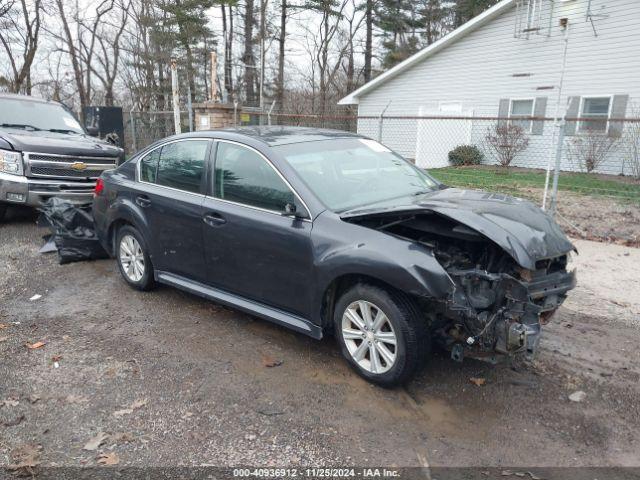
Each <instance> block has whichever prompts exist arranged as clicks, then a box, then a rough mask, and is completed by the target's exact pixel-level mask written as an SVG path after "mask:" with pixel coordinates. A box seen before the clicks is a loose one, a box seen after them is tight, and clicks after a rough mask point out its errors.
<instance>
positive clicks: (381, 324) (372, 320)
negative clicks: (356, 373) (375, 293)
mask: <svg viewBox="0 0 640 480" xmlns="http://www.w3.org/2000/svg"><path fill="white" fill-rule="evenodd" d="M342 338H343V340H344V343H345V345H346V346H347V350H348V351H349V354H350V355H351V357H352V358H353V360H354V361H355V362H356V363H357V364H358V365H359V366H360V367H361V368H362V369H364V370H366V371H367V372H370V373H374V374H381V373H385V372H387V371H388V370H389V369H390V368H391V367H393V365H394V363H395V361H396V357H397V353H398V350H397V344H398V339H397V337H396V334H395V331H394V330H393V326H392V325H391V321H390V320H389V318H388V317H387V315H386V314H385V313H384V312H383V311H382V310H381V309H380V307H378V306H377V305H375V304H373V303H371V302H367V301H365V300H358V301H355V302H353V303H351V304H350V305H349V306H348V307H347V308H346V310H345V311H344V314H343V315H342Z"/></svg>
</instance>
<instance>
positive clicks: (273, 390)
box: [0, 214, 640, 479]
mask: <svg viewBox="0 0 640 480" xmlns="http://www.w3.org/2000/svg"><path fill="white" fill-rule="evenodd" d="M34 220H35V218H34V217H33V215H28V214H26V215H22V216H18V217H17V218H13V219H12V220H10V221H9V222H8V223H6V224H4V225H2V226H0V271H1V272H2V273H1V274H0V324H2V327H1V328H0V466H6V465H9V464H12V463H15V462H16V461H19V460H20V458H19V457H20V454H23V457H22V458H23V459H24V458H25V457H24V455H25V452H26V454H29V453H30V454H31V457H29V458H30V459H31V460H33V463H39V464H40V466H41V468H42V467H50V466H75V467H78V466H96V465H98V462H103V463H105V462H106V463H116V467H111V468H119V467H123V466H139V467H144V466H157V467H162V466H196V465H254V466H269V465H272V466H287V465H305V466H310V465H314V466H331V465H333V466H340V465H358V466H364V465H373V466H421V467H427V466H429V467H431V468H434V467H439V466H472V467H482V468H486V467H496V468H498V469H499V470H498V471H501V474H502V476H501V477H500V478H505V479H508V478H510V477H511V478H518V477H516V476H514V475H515V474H514V473H513V472H516V471H518V472H519V471H520V470H526V469H527V468H534V467H535V468H541V467H565V466H636V467H638V466H640V401H639V400H640V354H639V353H638V347H637V345H638V343H639V342H640V276H639V275H638V273H637V272H638V271H639V270H640V249H634V248H629V247H624V246H620V245H607V244H603V243H594V242H589V241H585V240H577V241H576V246H577V247H578V249H579V251H580V255H579V256H577V258H576V259H575V260H574V263H575V265H576V266H577V268H578V272H579V284H578V287H577V288H576V290H575V291H574V292H573V293H572V295H571V297H570V298H569V299H568V301H567V302H566V303H565V305H564V306H563V307H562V308H561V309H560V311H559V312H558V314H557V315H556V316H555V317H554V320H553V322H552V323H551V324H550V325H548V326H547V328H546V330H545V332H544V336H543V339H542V349H541V352H540V355H539V357H538V359H537V360H536V361H535V362H534V364H533V365H532V366H528V367H519V368H517V369H513V368H510V366H509V365H498V366H492V365H489V364H485V363H481V362H477V361H473V360H465V362H464V363H463V364H457V363H454V362H453V361H452V360H450V359H449V358H448V357H447V356H445V355H443V354H435V355H434V357H433V358H432V359H431V361H430V362H429V363H428V365H427V366H426V367H425V369H424V371H422V372H421V373H420V375H419V376H418V378H417V379H416V380H415V381H413V382H412V383H411V384H409V385H408V386H407V387H406V388H399V389H394V390H384V389H381V388H378V387H375V386H372V385H370V384H368V383H367V382H365V381H363V380H361V379H360V378H359V377H357V376H356V375H355V374H354V373H352V372H351V371H350V369H349V368H348V367H347V365H346V363H345V362H344V361H343V360H342V359H341V357H340V353H339V350H338V348H337V346H336V345H335V343H334V342H333V340H332V339H330V338H329V339H325V340H323V341H320V342H317V341H314V340H311V339H309V338H306V337H304V336H301V335H298V334H296V333H292V332H290V331H287V330H285V329H283V328H280V327H278V326H275V325H272V324H269V323H267V322H264V321H260V320H257V319H254V318H252V317H251V316H249V315H245V314H243V313H239V312H237V311H234V310H231V309H228V308H225V307H222V306H220V305H217V304H215V303H212V302H209V301H206V300H203V299H200V298H198V297H195V296H192V295H189V294H187V293H183V292H180V291H178V290H175V289H172V288H167V287H160V288H158V289H157V290H155V291H153V292H148V293H142V292H137V291H134V290H132V289H130V288H128V287H127V286H126V285H125V283H124V282H123V281H122V280H121V278H120V276H119V273H118V272H117V268H116V265H115V263H114V262H113V261H112V260H103V261H96V262H83V263H76V264H70V265H64V266H60V265H58V264H57V258H56V256H55V255H41V254H39V253H38V249H39V248H40V247H41V245H42V240H41V236H42V235H43V234H44V233H46V232H45V231H44V230H42V229H39V228H37V227H36V226H35V225H34ZM36 294H37V295H41V296H42V297H41V298H39V299H36V300H30V298H32V296H34V295H36ZM36 342H44V343H45V345H44V346H42V347H40V348H33V349H30V348H28V347H27V346H25V345H26V344H30V345H31V346H32V347H33V346H37V344H36ZM34 344H36V345H34ZM278 362H282V363H281V364H280V365H279V366H273V367H267V366H266V365H267V364H278ZM472 377H474V378H482V379H485V381H486V383H484V384H483V385H481V386H477V385H475V384H473V383H472V382H470V378H472ZM576 391H583V392H584V393H585V394H586V395H585V397H584V399H583V400H582V401H580V402H574V401H571V400H570V399H569V396H570V395H571V394H573V393H575V392H576ZM98 436H100V437H99V438H98ZM92 439H93V440H95V439H98V440H97V441H96V442H94V445H91V444H90V440H92ZM101 439H103V440H101ZM100 440H101V441H100ZM88 442H89V444H88ZM96 443H97V445H95V444H96ZM83 447H95V448H93V449H89V450H87V449H83ZM513 467H517V468H516V469H515V470H514V469H513ZM104 468H107V467H104ZM507 468H509V469H511V470H504V469H507ZM0 476H1V473H0ZM434 478H435V477H434ZM482 478H486V477H482ZM527 478H529V477H527ZM546 478H553V476H547V477H546ZM555 478H563V477H555ZM564 478H568V476H567V475H565V476H564Z"/></svg>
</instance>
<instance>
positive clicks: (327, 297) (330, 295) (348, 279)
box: [320, 273, 419, 332]
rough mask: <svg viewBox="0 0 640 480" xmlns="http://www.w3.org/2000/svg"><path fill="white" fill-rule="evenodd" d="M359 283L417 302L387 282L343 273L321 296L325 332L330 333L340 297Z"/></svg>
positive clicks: (368, 276)
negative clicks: (398, 294) (401, 295)
mask: <svg viewBox="0 0 640 480" xmlns="http://www.w3.org/2000/svg"><path fill="white" fill-rule="evenodd" d="M359 283H362V284H367V285H373V286H376V287H379V288H383V289H385V290H388V291H391V292H396V293H400V294H403V295H405V296H406V297H407V298H410V299H413V300H415V301H416V302H418V300H419V298H418V297H417V296H415V295H412V294H409V293H406V292H404V291H402V290H401V289H399V288H397V287H395V286H394V285H392V284H390V283H389V282H386V281H384V280H382V279H381V278H378V277H375V276H372V275H369V274H364V273H345V274H342V275H339V276H337V277H335V278H334V279H333V280H332V281H331V282H330V283H329V284H328V285H327V286H326V288H325V289H324V292H323V295H322V304H321V307H320V318H321V322H322V328H323V330H324V331H325V332H330V331H332V329H333V315H334V311H335V306H336V303H337V301H338V299H339V298H340V296H341V295H342V294H344V293H345V292H346V291H348V290H349V289H350V288H352V287H353V286H355V285H357V284H359Z"/></svg>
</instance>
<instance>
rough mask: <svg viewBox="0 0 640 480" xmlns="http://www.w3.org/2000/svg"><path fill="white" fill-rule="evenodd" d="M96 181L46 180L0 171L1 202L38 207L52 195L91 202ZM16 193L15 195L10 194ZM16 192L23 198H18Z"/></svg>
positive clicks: (77, 201) (75, 200)
mask: <svg viewBox="0 0 640 480" xmlns="http://www.w3.org/2000/svg"><path fill="white" fill-rule="evenodd" d="M95 185H96V183H95V181H68V180H44V179H35V178H27V177H24V176H19V175H11V174H6V173H0V202H8V203H14V204H19V205H28V206H31V207H38V206H40V205H41V204H43V203H44V202H46V201H47V200H48V199H49V198H51V197H58V198H64V199H67V200H69V201H71V202H73V203H87V202H91V199H92V197H93V190H94V188H95ZM10 194H14V195H10ZM16 194H17V195H18V196H21V198H22V200H19V201H18V200H16V198H17V197H16Z"/></svg>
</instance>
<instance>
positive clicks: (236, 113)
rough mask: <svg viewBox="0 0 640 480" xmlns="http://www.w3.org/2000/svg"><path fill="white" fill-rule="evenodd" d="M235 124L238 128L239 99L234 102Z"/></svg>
mask: <svg viewBox="0 0 640 480" xmlns="http://www.w3.org/2000/svg"><path fill="white" fill-rule="evenodd" d="M233 126H234V127H236V128H238V101H237V100H236V101H234V102H233Z"/></svg>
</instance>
